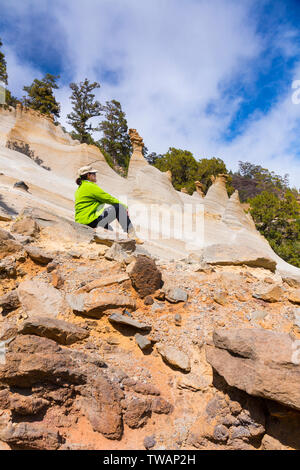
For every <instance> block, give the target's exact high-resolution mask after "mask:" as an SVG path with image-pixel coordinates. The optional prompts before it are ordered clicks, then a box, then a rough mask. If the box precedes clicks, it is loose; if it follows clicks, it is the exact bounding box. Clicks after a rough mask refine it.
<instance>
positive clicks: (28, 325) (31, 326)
mask: <svg viewBox="0 0 300 470" xmlns="http://www.w3.org/2000/svg"><path fill="white" fill-rule="evenodd" d="M19 333H21V334H23V335H36V336H42V337H45V338H49V339H53V340H54V341H56V342H57V343H60V344H65V345H68V344H73V343H76V342H77V341H81V340H83V339H85V338H87V337H88V336H89V332H88V331H87V330H85V329H84V328H81V327H79V326H77V325H73V324H72V323H69V322H66V321H64V320H58V319H57V318H47V317H43V316H36V317H31V318H29V319H27V320H25V321H24V322H23V324H22V325H21V326H20V328H19Z"/></svg>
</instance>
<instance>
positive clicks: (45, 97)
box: [23, 73, 60, 117]
mask: <svg viewBox="0 0 300 470" xmlns="http://www.w3.org/2000/svg"><path fill="white" fill-rule="evenodd" d="M58 78H59V75H58V76H55V75H51V74H50V73H47V74H46V75H45V77H44V78H43V79H42V80H38V79H37V78H36V79H35V80H34V81H33V83H32V84H31V85H30V86H24V88H23V90H24V91H26V92H27V94H28V97H25V98H24V99H23V103H24V105H25V106H27V107H29V108H32V109H35V110H36V111H39V112H40V113H43V114H49V115H50V114H54V116H56V117H59V113H60V105H59V103H58V102H57V101H56V99H55V96H54V94H53V90H54V89H58V85H57V84H56V79H58Z"/></svg>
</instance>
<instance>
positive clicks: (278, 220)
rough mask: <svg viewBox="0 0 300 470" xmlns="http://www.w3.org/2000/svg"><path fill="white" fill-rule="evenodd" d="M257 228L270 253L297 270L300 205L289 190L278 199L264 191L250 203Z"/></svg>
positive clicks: (299, 251) (298, 261) (299, 262)
mask: <svg viewBox="0 0 300 470" xmlns="http://www.w3.org/2000/svg"><path fill="white" fill-rule="evenodd" d="M249 203H250V213H251V215H252V217H253V219H254V222H255V224H256V227H257V229H258V230H259V231H260V233H262V235H264V237H265V238H266V239H267V240H268V242H269V243H270V245H271V247H272V248H273V250H274V251H275V252H276V253H277V254H278V255H279V256H280V257H282V258H283V259H284V260H285V261H287V262H288V263H291V264H293V265H294V266H298V267H300V205H299V203H298V202H297V199H296V197H295V195H294V193H293V191H291V190H289V189H288V190H286V191H285V193H284V195H283V196H281V197H279V196H278V195H276V194H274V193H273V192H269V191H263V192H262V193H261V194H259V195H257V196H255V197H254V198H252V199H250V200H249Z"/></svg>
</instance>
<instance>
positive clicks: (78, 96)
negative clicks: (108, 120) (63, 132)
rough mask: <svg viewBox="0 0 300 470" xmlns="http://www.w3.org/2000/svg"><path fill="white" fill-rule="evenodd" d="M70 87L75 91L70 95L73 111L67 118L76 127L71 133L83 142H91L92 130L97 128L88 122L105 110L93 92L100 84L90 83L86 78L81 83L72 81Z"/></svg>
mask: <svg viewBox="0 0 300 470" xmlns="http://www.w3.org/2000/svg"><path fill="white" fill-rule="evenodd" d="M70 88H71V90H72V91H73V93H72V95H71V97H70V99H71V102H72V105H73V111H72V112H71V113H70V114H68V115H67V118H68V123H69V124H71V125H72V127H73V128H74V129H75V132H73V133H72V134H71V135H72V137H73V138H74V139H78V140H79V141H80V142H81V143H86V144H90V143H92V142H91V140H92V138H91V132H92V131H94V130H97V128H96V127H92V125H91V124H88V120H89V119H91V118H92V117H97V116H100V115H101V113H102V110H103V106H102V105H101V104H100V103H99V101H97V100H95V95H94V94H93V93H92V91H93V90H95V89H96V88H100V84H99V83H97V82H94V83H90V82H89V80H88V79H87V78H86V79H85V80H84V81H83V82H80V83H79V84H77V83H70Z"/></svg>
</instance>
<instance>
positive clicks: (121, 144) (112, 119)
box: [98, 100, 132, 168]
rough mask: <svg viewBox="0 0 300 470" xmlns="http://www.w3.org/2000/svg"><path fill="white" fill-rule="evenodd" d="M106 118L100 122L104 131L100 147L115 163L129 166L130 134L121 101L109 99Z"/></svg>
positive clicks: (100, 128) (100, 126)
mask: <svg viewBox="0 0 300 470" xmlns="http://www.w3.org/2000/svg"><path fill="white" fill-rule="evenodd" d="M104 112H105V120H103V121H102V122H101V123H100V124H99V128H98V129H99V131H102V132H103V137H102V139H100V140H99V145H100V147H101V148H102V149H103V150H104V151H105V152H106V153H107V154H108V155H109V156H110V157H111V159H112V161H113V163H114V165H119V166H121V167H123V168H127V167H128V163H129V159H130V154H131V151H132V147H131V142H130V138H129V135H128V127H127V120H126V115H125V113H124V111H122V106H121V104H120V103H119V101H116V100H112V101H107V102H106V105H105V106H104Z"/></svg>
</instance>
